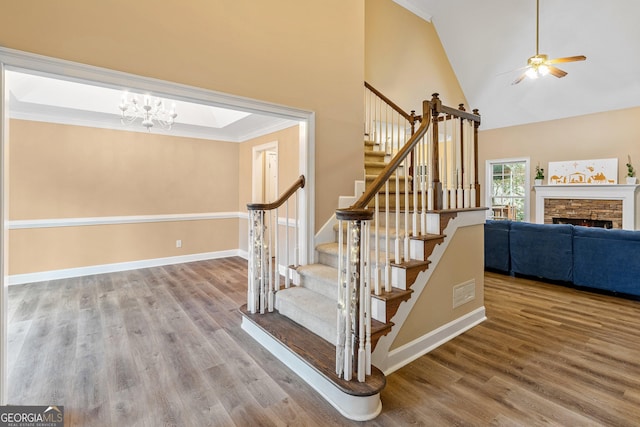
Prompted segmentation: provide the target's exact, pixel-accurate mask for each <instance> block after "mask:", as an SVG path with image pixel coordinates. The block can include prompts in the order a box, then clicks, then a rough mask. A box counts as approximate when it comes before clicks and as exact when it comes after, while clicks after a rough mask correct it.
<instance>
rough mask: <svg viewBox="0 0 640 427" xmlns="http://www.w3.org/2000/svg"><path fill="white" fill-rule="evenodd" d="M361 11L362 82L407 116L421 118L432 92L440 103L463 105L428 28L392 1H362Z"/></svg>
mask: <svg viewBox="0 0 640 427" xmlns="http://www.w3.org/2000/svg"><path fill="white" fill-rule="evenodd" d="M365 12H366V14H365V80H366V81H367V82H369V83H370V84H372V85H373V86H374V87H375V88H376V89H378V90H380V91H381V92H382V93H383V94H385V95H386V96H387V97H389V98H390V99H391V100H392V101H394V102H395V103H396V104H398V106H400V108H402V109H404V110H405V111H407V112H409V111H411V110H412V109H413V110H416V113H417V114H421V113H422V111H421V110H422V101H423V100H425V99H431V94H432V93H434V92H438V93H440V99H441V100H442V102H443V103H444V104H445V105H448V106H452V107H457V106H458V104H460V103H464V104H466V102H467V101H466V99H465V97H464V94H463V93H462V89H461V88H460V85H459V83H458V80H457V79H456V77H455V74H454V73H453V69H452V68H451V64H449V60H448V59H447V55H446V54H445V52H444V49H443V47H442V44H441V43H440V39H439V38H438V34H437V33H436V30H435V27H434V26H433V24H431V23H429V22H426V21H424V20H423V19H422V18H419V17H418V16H416V15H414V14H413V13H411V12H409V11H408V10H406V9H404V8H403V7H401V6H399V5H398V4H396V3H394V2H393V1H392V0H366V7H365ZM472 108H473V106H472V107H471V108H468V106H467V109H468V110H470V109H472Z"/></svg>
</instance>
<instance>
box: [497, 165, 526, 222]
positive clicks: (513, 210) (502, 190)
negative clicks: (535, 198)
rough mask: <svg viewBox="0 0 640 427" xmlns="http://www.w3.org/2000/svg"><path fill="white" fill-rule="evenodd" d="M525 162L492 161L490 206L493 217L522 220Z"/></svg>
mask: <svg viewBox="0 0 640 427" xmlns="http://www.w3.org/2000/svg"><path fill="white" fill-rule="evenodd" d="M525 173H526V171H525V163H524V162H513V163H494V164H493V176H492V185H491V208H492V209H493V213H494V218H496V219H511V220H514V221H523V220H524V216H525V215H524V214H525V213H524V199H525V191H526V188H525Z"/></svg>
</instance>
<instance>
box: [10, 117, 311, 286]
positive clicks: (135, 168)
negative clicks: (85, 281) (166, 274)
mask: <svg viewBox="0 0 640 427" xmlns="http://www.w3.org/2000/svg"><path fill="white" fill-rule="evenodd" d="M270 142H277V143H278V156H279V162H278V167H279V179H280V183H281V187H285V186H286V187H288V186H289V184H290V183H291V182H293V181H294V180H295V179H296V178H297V177H298V176H299V172H298V153H299V142H300V138H299V127H298V126H293V127H290V128H288V129H284V130H282V131H279V132H274V133H271V134H268V135H264V136H262V137H259V138H254V139H252V140H249V141H247V142H245V143H230V142H222V141H209V140H203V139H195V138H184V137H174V136H168V135H158V134H154V133H138V132H127V131H118V130H108V129H96V128H89V127H82V126H69V125H61V124H54V123H43V122H34V121H26V120H12V121H11V126H10V151H11V165H10V185H11V187H10V195H11V199H10V209H11V217H10V219H11V220H33V219H64V218H86V217H107V216H130V215H166V214H192V213H220V212H230V213H232V214H234V215H235V214H236V213H237V212H238V211H240V212H246V204H247V203H248V202H249V201H250V199H251V167H250V165H251V160H252V159H251V158H252V148H253V147H255V146H257V145H262V144H265V143H270ZM292 213H293V212H292ZM283 216H284V215H283ZM238 230H239V231H238ZM176 240H182V248H176ZM238 248H241V249H245V250H246V221H244V220H239V219H237V218H234V219H220V220H202V221H181V222H160V223H144V224H121V225H99V226H77V227H59V228H32V229H17V230H12V231H11V233H10V250H9V252H10V255H11V256H10V261H11V262H10V274H24V273H33V272H41V271H49V270H58V269H65V268H76V267H86V266H92V265H103V264H110V263H117V262H128V261H138V260H144V259H154V258H163V257H171V256H179V255H190V254H198V253H207V252H216V251H228V250H236V249H238Z"/></svg>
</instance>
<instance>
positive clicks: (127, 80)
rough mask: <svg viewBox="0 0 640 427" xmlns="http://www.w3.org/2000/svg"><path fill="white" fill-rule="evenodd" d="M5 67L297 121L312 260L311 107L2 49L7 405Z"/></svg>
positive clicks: (306, 256)
mask: <svg viewBox="0 0 640 427" xmlns="http://www.w3.org/2000/svg"><path fill="white" fill-rule="evenodd" d="M7 70H17V71H28V72H32V73H36V74H38V73H43V74H55V75H57V76H60V78H63V79H67V80H71V81H79V82H85V83H86V82H88V83H90V84H95V85H98V86H105V87H110V88H117V89H122V88H136V89H139V90H143V91H149V92H153V93H157V94H161V95H166V96H170V97H174V98H176V99H183V100H186V101H193V102H199V103H203V104H207V105H212V106H216V107H227V108H233V109H237V110H242V111H247V112H251V113H259V114H266V115H272V116H274V117H280V118H286V119H291V120H297V121H299V123H300V125H299V129H300V138H299V141H300V143H299V144H300V146H299V151H300V156H299V170H300V173H301V174H303V175H305V177H306V178H307V180H306V185H305V187H304V188H303V189H302V190H301V191H300V208H301V215H300V230H301V233H299V240H300V241H299V247H300V248H303V250H301V251H300V261H301V262H302V263H306V262H307V260H312V259H313V251H314V247H313V240H314V239H313V236H314V230H315V202H314V201H315V186H314V183H315V165H314V160H313V155H312V154H313V153H314V151H315V113H314V112H313V111H308V110H303V109H299V108H295V107H289V106H284V105H279V104H274V103H270V102H266V101H260V100H256V99H251V98H245V97H240V96H236V95H231V94H227V93H223V92H216V91H213V90H209V89H204V88H199V87H194V86H188V85H184V84H181V83H175V82H169V81H165V80H159V79H153V78H150V77H143V76H138V75H134V74H129V73H125V72H121V71H114V70H109V69H106V68H101V67H95V66H91V65H86V64H81V63H77V62H71V61H67V60H63V59H58V58H52V57H47V56H43V55H37V54H33V53H28V52H23V51H18V50H14V49H8V48H4V47H0V96H1V98H0V100H1V102H0V121H1V123H2V124H3V126H2V131H1V132H0V164H2V166H3V168H2V173H0V175H1V177H0V205H1V206H0V220H1V221H2V229H1V230H0V288H1V289H2V290H1V292H0V349H1V350H0V405H6V404H7V399H8V395H7V391H8V390H7V374H8V351H7V344H8V268H9V267H8V266H9V264H8V260H9V253H8V248H9V240H8V239H9V233H8V228H7V227H8V221H9V216H8V212H9V197H8V189H9V174H8V168H7V167H5V166H8V159H9V149H8V144H9V135H8V123H9V111H8V91H7V90H5V71H7Z"/></svg>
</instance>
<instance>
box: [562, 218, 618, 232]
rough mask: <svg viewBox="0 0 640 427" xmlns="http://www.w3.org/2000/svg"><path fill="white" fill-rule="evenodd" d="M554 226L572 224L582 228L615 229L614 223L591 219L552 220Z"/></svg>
mask: <svg viewBox="0 0 640 427" xmlns="http://www.w3.org/2000/svg"><path fill="white" fill-rule="evenodd" d="M552 221H553V224H571V225H580V226H582V227H599V228H607V229H609V228H613V221H609V220H602V219H589V218H558V217H554V218H552Z"/></svg>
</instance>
